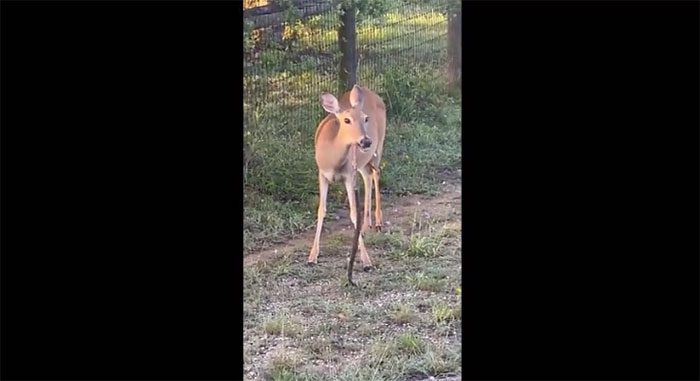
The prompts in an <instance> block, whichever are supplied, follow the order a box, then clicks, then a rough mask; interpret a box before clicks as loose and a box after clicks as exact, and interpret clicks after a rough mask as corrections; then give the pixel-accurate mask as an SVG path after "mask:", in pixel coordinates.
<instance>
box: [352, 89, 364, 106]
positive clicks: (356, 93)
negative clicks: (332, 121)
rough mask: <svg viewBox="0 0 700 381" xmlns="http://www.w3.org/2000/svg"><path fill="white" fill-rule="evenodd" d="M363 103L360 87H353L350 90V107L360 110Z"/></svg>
mask: <svg viewBox="0 0 700 381" xmlns="http://www.w3.org/2000/svg"><path fill="white" fill-rule="evenodd" d="M363 101H364V97H363V95H362V89H361V88H360V86H357V85H355V86H353V87H352V90H351V91H350V106H352V107H353V108H359V109H361V108H362V103H363Z"/></svg>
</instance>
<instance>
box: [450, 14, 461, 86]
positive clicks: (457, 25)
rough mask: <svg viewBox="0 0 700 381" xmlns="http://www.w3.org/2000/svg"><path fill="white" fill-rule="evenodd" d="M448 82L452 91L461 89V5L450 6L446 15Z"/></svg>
mask: <svg viewBox="0 0 700 381" xmlns="http://www.w3.org/2000/svg"><path fill="white" fill-rule="evenodd" d="M447 55H448V80H449V83H450V88H451V89H453V90H456V89H461V87H462V3H461V2H455V3H453V4H451V6H450V7H449V9H448V15H447Z"/></svg>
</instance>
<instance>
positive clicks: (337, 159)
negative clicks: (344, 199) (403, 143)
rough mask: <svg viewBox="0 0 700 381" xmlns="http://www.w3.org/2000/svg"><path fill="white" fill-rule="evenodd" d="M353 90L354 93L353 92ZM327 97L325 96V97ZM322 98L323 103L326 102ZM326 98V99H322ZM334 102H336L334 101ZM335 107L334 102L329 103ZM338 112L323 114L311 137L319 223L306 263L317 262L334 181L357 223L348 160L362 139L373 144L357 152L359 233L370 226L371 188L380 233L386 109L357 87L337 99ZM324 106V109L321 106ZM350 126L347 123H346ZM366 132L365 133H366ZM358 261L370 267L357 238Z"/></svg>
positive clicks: (382, 103) (374, 97) (363, 247)
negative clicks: (343, 192) (340, 185)
mask: <svg viewBox="0 0 700 381" xmlns="http://www.w3.org/2000/svg"><path fill="white" fill-rule="evenodd" d="M353 91H354V92H355V93H353ZM353 95H354V96H355V97H356V98H355V99H356V100H358V99H360V98H361V108H360V105H358V107H355V108H353V107H352V106H351V103H352V102H351V99H352V96H353ZM324 96H328V95H324ZM331 98H333V97H332V96H329V97H327V98H323V97H322V104H325V103H324V102H327V101H328V99H331ZM324 99H326V100H324ZM333 100H334V101H335V99H334V98H333ZM329 104H333V105H334V106H335V105H336V104H335V103H329ZM337 106H338V107H339V109H338V110H336V111H337V112H336V111H334V112H336V113H331V112H330V111H329V114H328V115H326V117H325V118H323V120H321V122H320V123H319V125H318V128H317V129H316V135H315V138H314V144H315V157H316V164H317V166H318V172H319V193H320V202H319V208H318V221H317V229H316V237H315V238H314V244H313V246H312V248H311V252H310V254H309V258H308V262H309V263H316V261H317V257H318V253H319V251H320V250H319V241H320V234H321V229H322V225H323V219H324V217H325V212H326V211H325V206H326V197H327V192H328V185H329V184H330V183H332V182H334V181H339V180H340V181H343V182H344V183H345V187H346V191H347V193H348V201H349V204H350V218H351V220H352V222H353V224H354V225H356V224H357V209H356V205H355V194H354V193H355V192H354V189H355V183H356V180H355V178H356V176H355V173H354V170H353V168H352V163H351V162H350V160H349V157H350V155H349V153H350V149H351V148H354V145H356V144H358V142H360V141H361V139H363V138H369V139H370V140H371V141H372V144H371V145H370V147H369V148H368V149H367V151H366V152H361V151H360V150H359V149H358V150H357V151H356V162H357V171H358V172H360V174H361V175H362V178H363V182H364V185H365V187H364V189H365V200H364V201H365V202H364V211H363V217H364V218H362V220H363V224H362V231H363V232H364V231H365V230H367V228H368V227H370V226H371V225H372V219H371V217H370V213H369V211H370V208H371V196H372V188H374V191H375V198H376V208H375V226H376V228H377V230H381V226H382V212H381V199H380V191H379V189H380V188H379V178H380V172H379V170H380V164H381V159H382V153H383V149H384V137H385V135H386V107H385V105H384V101H383V100H382V99H381V98H380V97H379V96H378V95H377V94H375V93H374V92H372V91H371V90H369V89H367V88H364V87H359V86H356V87H355V88H353V90H351V91H348V92H347V93H345V94H343V96H341V97H340V99H337ZM324 107H326V106H324ZM365 115H366V116H368V117H369V120H368V121H367V123H366V131H365V130H364V129H363V124H362V121H364V116H365ZM346 119H347V120H348V121H349V122H350V123H346V122H345V120H346ZM365 132H366V133H365ZM359 248H360V259H361V260H362V262H363V264H364V267H365V268H366V269H367V268H370V267H371V266H372V265H371V261H370V258H369V255H368V254H367V250H366V249H365V245H364V241H363V240H362V236H360V237H359Z"/></svg>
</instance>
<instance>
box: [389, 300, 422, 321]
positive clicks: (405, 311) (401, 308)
mask: <svg viewBox="0 0 700 381" xmlns="http://www.w3.org/2000/svg"><path fill="white" fill-rule="evenodd" d="M389 317H390V318H391V321H393V322H394V323H397V324H406V323H410V322H412V321H414V320H415V319H416V313H415V312H414V311H413V309H411V307H409V306H407V305H405V304H399V305H396V306H394V307H393V309H392V310H391V312H390V313H389Z"/></svg>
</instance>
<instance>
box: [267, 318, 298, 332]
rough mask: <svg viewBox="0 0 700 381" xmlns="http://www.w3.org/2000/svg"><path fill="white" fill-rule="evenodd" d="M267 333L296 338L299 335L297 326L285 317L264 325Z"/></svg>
mask: <svg viewBox="0 0 700 381" xmlns="http://www.w3.org/2000/svg"><path fill="white" fill-rule="evenodd" d="M263 329H264V331H265V333H267V334H268V335H280V336H287V337H294V336H296V335H297V333H299V329H298V328H297V325H296V324H294V323H292V322H291V321H289V319H288V318H287V317H285V316H281V317H276V318H273V319H270V320H268V321H266V322H265V324H264V325H263Z"/></svg>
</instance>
